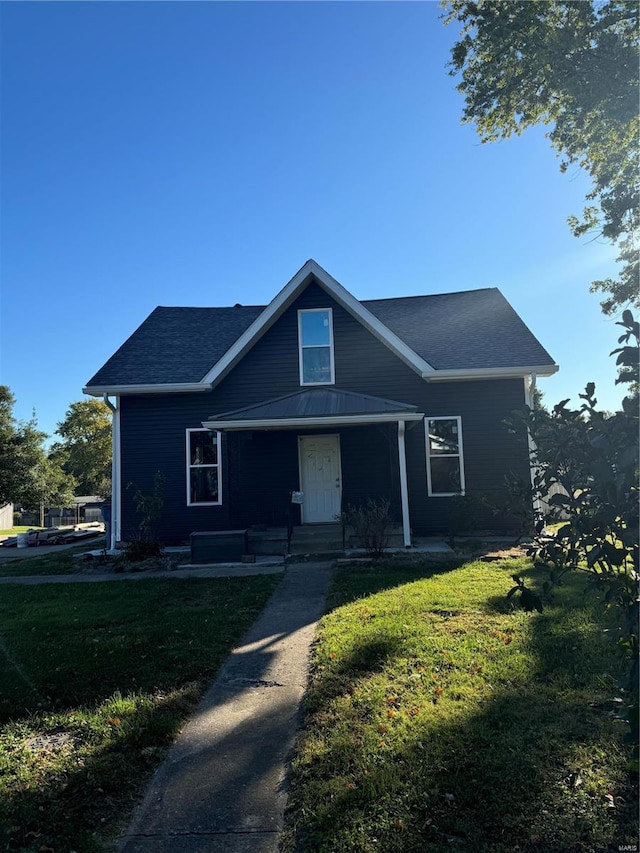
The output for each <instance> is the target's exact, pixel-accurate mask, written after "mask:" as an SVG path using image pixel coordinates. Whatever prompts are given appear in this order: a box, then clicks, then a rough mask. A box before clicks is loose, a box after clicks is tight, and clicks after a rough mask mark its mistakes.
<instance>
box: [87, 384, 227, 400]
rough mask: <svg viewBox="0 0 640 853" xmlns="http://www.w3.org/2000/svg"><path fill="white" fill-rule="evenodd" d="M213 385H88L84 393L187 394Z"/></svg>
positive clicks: (102, 394)
mask: <svg viewBox="0 0 640 853" xmlns="http://www.w3.org/2000/svg"><path fill="white" fill-rule="evenodd" d="M210 390H211V385H205V384H204V383H203V382H172V383H165V384H161V383H159V384H158V385H87V386H86V388H83V389H82V393H83V394H91V396H92V397H102V396H104V394H112V395H114V396H115V395H117V396H122V395H124V394H187V393H189V392H193V391H210Z"/></svg>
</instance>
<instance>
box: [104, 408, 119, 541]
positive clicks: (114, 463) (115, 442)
mask: <svg viewBox="0 0 640 853" xmlns="http://www.w3.org/2000/svg"><path fill="white" fill-rule="evenodd" d="M103 399H104V402H105V404H106V405H107V406H108V407H109V408H110V409H111V414H112V416H113V419H112V422H111V541H110V542H109V551H111V552H113V551H115V550H116V543H117V542H119V541H120V497H121V486H120V480H121V472H120V398H119V397H116V404H115V406H114V405H113V403H112V402H111V401H110V400H109V395H108V394H104V395H103Z"/></svg>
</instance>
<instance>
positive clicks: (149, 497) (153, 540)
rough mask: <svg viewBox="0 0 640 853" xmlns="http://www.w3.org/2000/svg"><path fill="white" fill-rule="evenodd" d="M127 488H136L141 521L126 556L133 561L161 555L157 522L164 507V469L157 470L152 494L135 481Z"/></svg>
mask: <svg viewBox="0 0 640 853" xmlns="http://www.w3.org/2000/svg"><path fill="white" fill-rule="evenodd" d="M127 488H128V489H135V491H134V492H133V502H134V504H135V505H136V511H137V513H138V515H139V516H140V521H139V523H138V531H137V532H136V534H135V535H134V536H132V537H131V540H130V541H129V543H128V544H127V546H126V548H125V557H126V558H127V560H130V561H132V562H135V561H137V560H146V559H148V558H149V557H159V556H160V553H161V549H160V544H159V542H158V536H157V530H156V523H157V521H158V519H159V518H160V515H161V514H162V508H163V507H164V474H163V473H162V471H156V473H155V474H154V475H153V490H152V491H151V493H150V494H145V493H144V492H143V491H142V490H141V489H139V488H137V487H136V486H135V484H134V483H128V484H127Z"/></svg>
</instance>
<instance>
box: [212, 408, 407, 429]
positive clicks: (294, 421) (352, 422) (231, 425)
mask: <svg viewBox="0 0 640 853" xmlns="http://www.w3.org/2000/svg"><path fill="white" fill-rule="evenodd" d="M423 418H424V413H423V412H384V413H377V414H371V415H328V416H327V417H317V418H310V417H309V418H262V419H256V420H241V419H239V420H227V421H216V420H210V421H203V422H202V426H203V427H204V428H205V429H214V430H242V429H288V428H293V427H303V428H304V427H306V428H308V429H315V428H316V427H326V426H358V425H362V424H379V423H396V422H397V421H419V420H422V419H423Z"/></svg>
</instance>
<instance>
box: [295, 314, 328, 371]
mask: <svg viewBox="0 0 640 853" xmlns="http://www.w3.org/2000/svg"><path fill="white" fill-rule="evenodd" d="M298 351H299V359H300V384H301V385H333V384H334V383H335V367H334V358H333V313H332V311H331V308H310V309H308V310H305V311H298Z"/></svg>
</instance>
